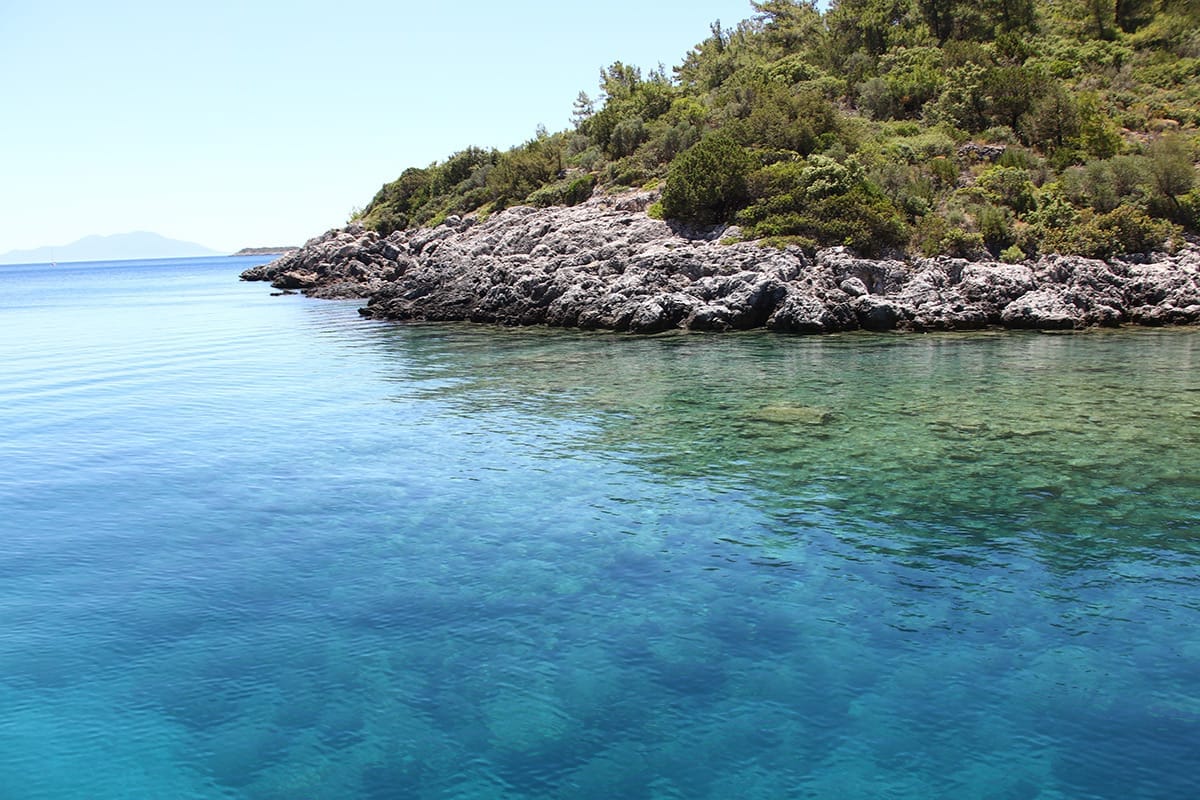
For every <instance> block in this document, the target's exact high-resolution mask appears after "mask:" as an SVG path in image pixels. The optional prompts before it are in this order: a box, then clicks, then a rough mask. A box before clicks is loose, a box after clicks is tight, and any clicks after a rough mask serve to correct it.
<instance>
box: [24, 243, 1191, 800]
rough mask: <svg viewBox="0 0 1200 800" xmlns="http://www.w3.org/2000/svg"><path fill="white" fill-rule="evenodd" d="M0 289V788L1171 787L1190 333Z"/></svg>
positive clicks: (181, 271)
mask: <svg viewBox="0 0 1200 800" xmlns="http://www.w3.org/2000/svg"><path fill="white" fill-rule="evenodd" d="M264 260H266V259H265V258H264V257H244V258H207V259H182V260H170V261H136V262H101V263H85V264H60V265H57V266H50V265H28V266H8V267H0V800H68V798H70V799H71V800H74V799H75V798H86V799H87V800H110V799H112V800H116V799H117V798H121V799H125V798H156V799H157V798H163V799H168V800H173V799H186V798H196V799H200V798H204V799H206V800H207V798H228V799H229V800H235V799H236V800H242V799H245V800H318V799H328V800H341V799H342V798H381V799H382V798H406V799H407V798H414V799H417V800H421V799H424V798H430V799H433V798H437V799H439V800H440V799H442V798H445V799H447V800H449V799H451V798H454V799H460V798H461V799H462V800H467V798H470V799H471V800H503V799H510V800H516V799H517V798H530V799H533V798H538V799H539V800H540V799H546V800H550V799H551V798H553V799H555V800H576V799H577V798H578V799H589V798H595V799H596V800H600V799H601V798H603V800H666V799H667V798H687V799H688V800H691V799H692V798H699V799H708V800H741V799H745V800H760V799H761V800H777V799H779V798H835V799H838V800H855V799H857V798H862V799H863V800H866V799H868V798H871V799H874V798H888V799H890V800H896V799H901V800H906V799H908V798H912V799H913V800H916V799H918V798H920V799H922V800H924V799H927V798H935V799H936V798H945V799H946V800H976V799H977V800H1087V799H1089V798H1105V799H1107V798H1114V799H1116V798H1120V799H1121V800H1137V799H1138V798H1146V799H1149V798H1155V799H1157V798H1162V799H1163V800H1168V799H1169V800H1187V799H1188V798H1196V797H1200V330H1197V329H1174V330H1171V329H1163V330H1149V329H1126V330H1116V331H1094V332H1087V333H1082V334H1074V335H1047V334H1039V333H1036V332H1028V333H1016V332H980V333H972V334H969V335H952V334H944V335H915V334H906V335H876V334H844V335H835V336H825V337H802V336H784V335H774V334H770V333H765V332H747V333H736V334H724V335H714V334H696V333H690V334H664V335H658V336H652V337H639V336H631V335H624V334H611V333H596V332H580V331H563V330H548V329H505V328H497V327H488V326H472V325H466V324H463V325H444V324H391V323H381V322H375V321H367V320H363V319H361V318H360V317H359V315H358V314H357V313H356V310H357V306H358V305H359V303H357V302H354V301H348V302H346V301H319V300H311V299H308V298H304V297H301V296H273V295H272V291H271V289H270V288H269V287H268V286H267V285H266V284H261V283H244V282H240V281H239V280H238V273H239V272H240V271H241V270H243V269H246V268H247V267H249V266H252V265H255V264H258V263H262V262H263V261H264Z"/></svg>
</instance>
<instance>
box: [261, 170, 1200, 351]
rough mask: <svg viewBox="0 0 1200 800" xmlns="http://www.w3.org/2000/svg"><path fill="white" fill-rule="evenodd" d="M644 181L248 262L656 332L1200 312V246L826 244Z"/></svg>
mask: <svg viewBox="0 0 1200 800" xmlns="http://www.w3.org/2000/svg"><path fill="white" fill-rule="evenodd" d="M653 199H655V196H654V195H653V194H652V193H646V192H640V193H629V194H625V195H617V196H601V195H597V196H595V197H593V198H592V199H590V200H588V201H587V202H585V203H582V204H580V205H577V206H573V207H554V208H546V209H536V208H530V207H527V206H516V207H512V208H509V209H506V210H504V211H502V212H499V213H496V214H493V215H491V216H489V217H488V218H486V219H485V220H482V221H480V220H477V219H476V218H474V217H457V216H451V217H448V218H447V219H446V220H445V221H444V222H442V223H441V224H440V225H438V226H436V227H432V228H421V229H417V230H407V231H396V232H395V233H392V234H391V235H390V236H387V237H381V236H379V235H378V234H376V233H374V232H372V231H368V230H365V229H363V228H362V227H361V226H357V225H350V226H348V227H346V228H343V229H339V230H332V231H329V232H328V233H326V234H324V235H323V236H319V237H317V238H315V239H312V240H310V241H309V242H307V243H306V244H305V245H304V247H303V248H301V249H300V250H297V251H295V252H293V253H289V254H287V255H285V256H283V257H282V258H279V259H277V260H275V261H272V262H271V263H269V264H265V265H263V266H259V267H255V268H253V269H250V270H247V271H246V272H244V273H242V278H243V279H245V280H265V281H270V282H271V284H272V285H273V286H275V287H277V288H280V289H284V290H298V291H302V292H304V293H305V294H307V295H310V296H312V297H321V298H366V300H367V304H366V306H365V307H364V308H362V309H361V310H360V313H362V314H363V315H364V316H367V317H372V318H375V319H390V320H429V321H450V320H470V321H474V322H488V323H499V324H503V325H552V326H559V327H575V328H591V329H610V330H617V331H631V332H636V333H657V332H660V331H666V330H672V329H690V330H712V331H725V330H740V329H748V328H759V327H764V328H769V329H771V330H776V331H785V332H796V333H828V332H834V331H848V330H856V329H866V330H873V331H888V330H904V331H945V330H974V329H980V328H986V327H992V326H1003V327H1008V328H1036V329H1060V330H1070V329H1080V328H1086V327H1092V326H1117V325H1121V324H1126V323H1133V324H1139V325H1155V326H1157V325H1175V324H1194V323H1197V322H1200V247H1197V246H1196V245H1195V244H1194V243H1189V244H1188V245H1186V246H1185V247H1184V248H1183V249H1181V250H1180V251H1179V252H1177V253H1174V254H1165V253H1157V254H1153V255H1140V256H1131V257H1128V258H1125V259H1114V260H1108V261H1099V260H1094V259H1087V258H1080V257H1075V256H1045V257H1042V258H1040V259H1038V260H1036V261H1030V262H1027V263H1024V264H1005V263H998V262H986V261H985V262H972V261H966V260H963V259H955V258H948V257H938V258H928V259H918V260H913V261H902V260H886V259H885V260H872V259H864V258H858V257H856V256H854V255H853V254H852V253H850V252H848V251H846V250H845V249H844V248H831V249H827V250H822V251H819V252H818V253H817V254H816V255H815V257H810V256H808V255H806V254H805V253H804V252H803V251H802V250H801V249H800V248H798V247H789V248H786V249H783V250H777V249H772V248H767V247H763V246H761V245H760V244H757V243H754V242H738V243H729V242H730V240H733V239H736V238H737V237H738V231H737V229H735V228H714V229H705V230H689V229H684V228H679V227H676V226H672V225H670V224H668V223H666V222H663V221H660V220H656V219H652V218H651V217H649V216H648V215H647V214H646V212H645V209H646V207H647V206H648V205H649V203H650V202H651V201H652V200H653Z"/></svg>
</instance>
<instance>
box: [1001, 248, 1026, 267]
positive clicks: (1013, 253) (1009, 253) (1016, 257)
mask: <svg viewBox="0 0 1200 800" xmlns="http://www.w3.org/2000/svg"><path fill="white" fill-rule="evenodd" d="M1000 260H1001V261H1003V262H1005V263H1006V264H1019V263H1020V262H1022V261H1024V260H1025V251H1024V250H1022V249H1021V248H1020V247H1018V246H1017V245H1015V244H1014V245H1012V246H1010V247H1006V248H1004V250H1003V251H1002V252H1001V253H1000Z"/></svg>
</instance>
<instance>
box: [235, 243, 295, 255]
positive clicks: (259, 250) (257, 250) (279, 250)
mask: <svg viewBox="0 0 1200 800" xmlns="http://www.w3.org/2000/svg"><path fill="white" fill-rule="evenodd" d="M299 249H300V248H299V247H297V246H295V245H288V246H287V247H243V248H242V249H241V250H238V251H237V252H236V253H230V256H282V255H284V254H286V253H293V252H295V251H297V250H299Z"/></svg>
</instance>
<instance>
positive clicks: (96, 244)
mask: <svg viewBox="0 0 1200 800" xmlns="http://www.w3.org/2000/svg"><path fill="white" fill-rule="evenodd" d="M214 255H220V253H218V252H217V251H216V250H213V249H211V248H208V247H205V246H204V245H200V244H195V243H194V242H181V241H179V240H178V239H168V238H167V237H165V236H160V235H159V234H157V233H150V232H148V231H136V232H134V233H118V234H114V235H112V236H85V237H84V238H82V239H80V240H79V241H77V242H71V243H70V244H66V245H62V246H55V247H38V248H35V249H33V250H12V251H10V252H7V253H4V254H3V255H0V264H43V263H50V262H58V263H62V262H65V261H125V260H128V259H134V258H189V257H191V256H214Z"/></svg>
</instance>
